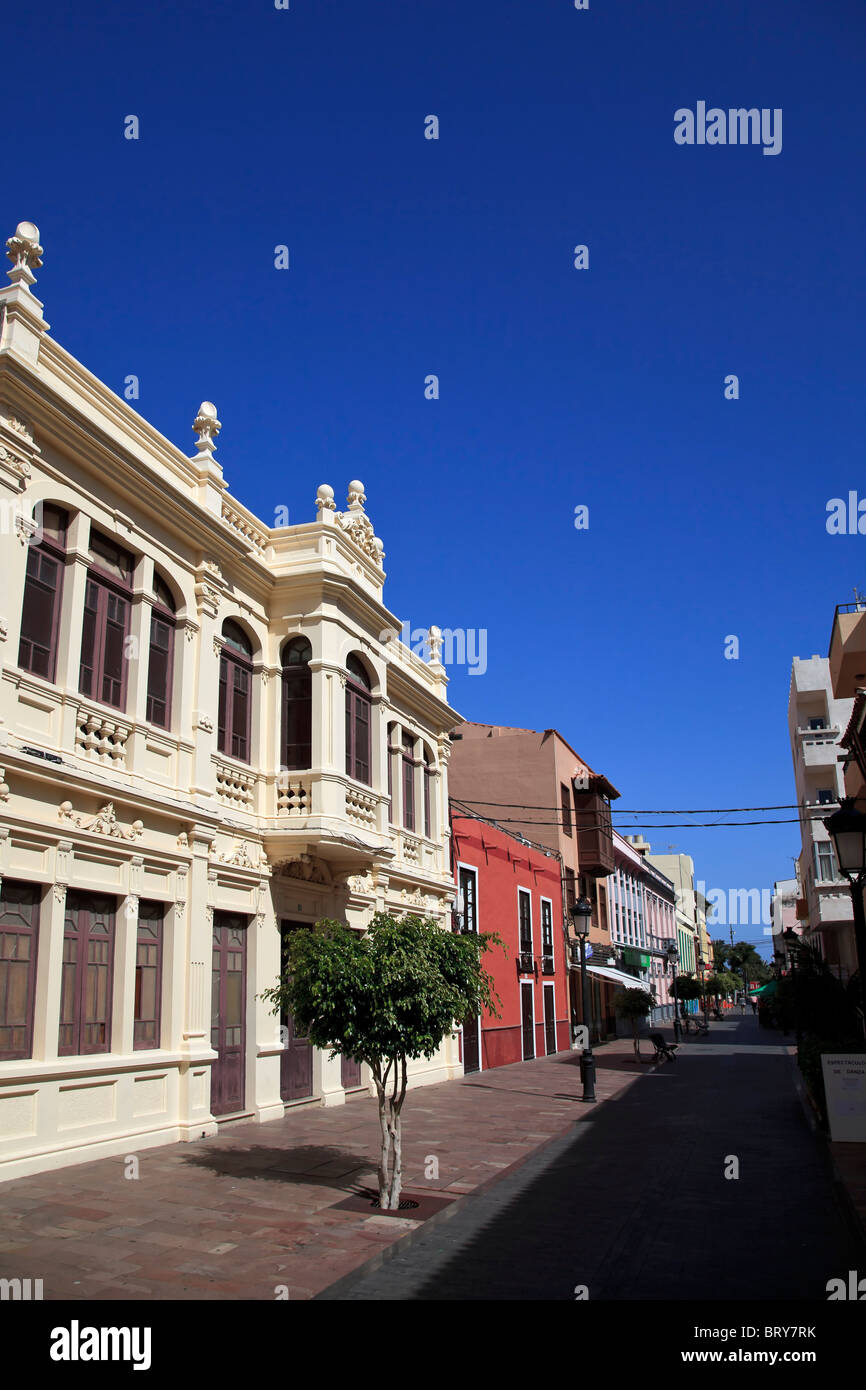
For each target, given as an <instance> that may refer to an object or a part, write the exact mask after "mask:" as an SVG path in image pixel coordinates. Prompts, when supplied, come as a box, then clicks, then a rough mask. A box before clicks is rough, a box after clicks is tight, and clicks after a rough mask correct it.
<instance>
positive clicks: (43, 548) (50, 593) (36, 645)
mask: <svg viewBox="0 0 866 1390" xmlns="http://www.w3.org/2000/svg"><path fill="white" fill-rule="evenodd" d="M36 519H37V522H38V521H39V516H38V509H37V517H36ZM68 525H69V515H68V513H67V512H65V511H64V510H63V508H62V507H55V506H53V505H52V504H50V503H46V504H45V505H44V506H43V507H42V517H41V523H40V528H39V529H40V531H41V539H40V541H39V542H38V544H37V543H35V540H36V538H35V536H34V537H33V539H32V540H31V542H30V545H29V546H28V549H27V577H26V579H25V581H24V602H23V605H22V608H21V637H20V640H19V643H18V665H19V666H20V667H21V669H22V670H23V671H32V673H33V675H34V676H43V677H44V679H45V680H47V681H53V680H54V675H55V668H56V665H57V632H58V629H59V627H60V600H61V596H62V593H63V570H64V566H65V562H66V531H67V528H68ZM37 534H38V533H37Z"/></svg>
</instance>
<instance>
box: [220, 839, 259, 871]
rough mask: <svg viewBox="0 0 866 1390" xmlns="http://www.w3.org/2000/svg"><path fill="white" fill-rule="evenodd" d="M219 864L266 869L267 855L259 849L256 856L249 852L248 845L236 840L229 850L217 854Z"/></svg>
mask: <svg viewBox="0 0 866 1390" xmlns="http://www.w3.org/2000/svg"><path fill="white" fill-rule="evenodd" d="M218 862H219V863H220V864H226V865H228V866H229V867H231V868H233V869H256V870H258V869H266V868H267V867H268V861H267V856H266V855H264V854H262V853H261V851H259V853H258V856H254V855H251V854H250V851H249V849H248V847H247V846H246V845H245V844H243V843H242V842H241V841H238V842H237V843H236V844H235V845H234V846H233V847H232V848H231V849H230V850H225V851H224V852H223V853H222V854H221V855H219V856H218Z"/></svg>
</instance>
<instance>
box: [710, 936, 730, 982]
mask: <svg viewBox="0 0 866 1390" xmlns="http://www.w3.org/2000/svg"><path fill="white" fill-rule="evenodd" d="M712 946H713V971H714V972H715V973H716V974H717V975H720V974H721V973H722V971H723V970H725V969H727V964H728V942H727V941H722V940H721V939H720V940H718V941H714V942H713V943H712Z"/></svg>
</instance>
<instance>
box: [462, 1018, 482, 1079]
mask: <svg viewBox="0 0 866 1390" xmlns="http://www.w3.org/2000/svg"><path fill="white" fill-rule="evenodd" d="M480 1022H481V1020H480V1019H479V1018H467V1019H464V1021H463V1070H464V1072H470V1071H480V1070H481V1046H480V1033H481V1029H480V1028H479V1023H480Z"/></svg>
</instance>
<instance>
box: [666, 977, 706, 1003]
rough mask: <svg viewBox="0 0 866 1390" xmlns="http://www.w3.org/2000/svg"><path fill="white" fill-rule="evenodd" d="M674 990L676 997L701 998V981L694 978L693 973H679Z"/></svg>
mask: <svg viewBox="0 0 866 1390" xmlns="http://www.w3.org/2000/svg"><path fill="white" fill-rule="evenodd" d="M672 992H673V995H674V998H675V999H700V997H701V985H700V981H699V980H693V979H692V977H691V975H677V977H676V979H675V980H674V982H673V985H672Z"/></svg>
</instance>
